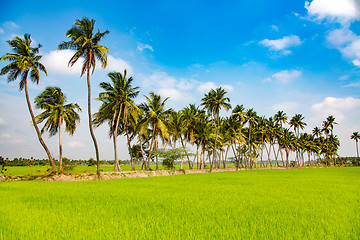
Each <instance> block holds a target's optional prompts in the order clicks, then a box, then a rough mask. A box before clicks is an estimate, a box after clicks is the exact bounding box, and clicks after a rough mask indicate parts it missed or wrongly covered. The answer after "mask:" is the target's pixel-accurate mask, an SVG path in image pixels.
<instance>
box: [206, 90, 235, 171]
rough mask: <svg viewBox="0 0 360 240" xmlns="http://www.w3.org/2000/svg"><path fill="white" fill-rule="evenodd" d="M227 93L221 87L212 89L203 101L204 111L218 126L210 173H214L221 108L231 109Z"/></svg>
mask: <svg viewBox="0 0 360 240" xmlns="http://www.w3.org/2000/svg"><path fill="white" fill-rule="evenodd" d="M225 94H226V91H225V89H222V88H221V87H219V88H217V89H215V90H214V89H211V90H210V92H209V93H208V94H205V97H204V98H203V99H201V101H202V103H201V105H202V106H204V109H207V111H208V113H209V114H210V115H212V116H213V119H214V121H215V124H216V134H215V141H214V149H213V160H212V163H210V172H212V164H213V163H214V161H215V155H216V153H215V151H216V142H217V137H218V132H219V125H220V118H219V112H220V109H221V108H224V109H225V110H226V111H228V110H229V109H231V105H230V103H229V102H230V99H229V98H227V97H225Z"/></svg>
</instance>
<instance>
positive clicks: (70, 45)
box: [58, 18, 109, 176]
mask: <svg viewBox="0 0 360 240" xmlns="http://www.w3.org/2000/svg"><path fill="white" fill-rule="evenodd" d="M94 25H95V20H94V19H91V20H90V19H89V18H83V19H81V20H79V19H78V20H76V21H75V23H74V25H73V26H72V27H71V28H70V29H69V30H68V31H67V32H66V37H67V38H70V41H68V42H65V41H63V42H61V43H60V44H59V47H58V49H59V50H63V49H72V50H75V51H76V52H75V54H74V55H73V56H72V57H71V59H70V60H69V66H73V65H74V64H75V63H76V62H77V61H78V60H79V59H81V58H84V62H83V65H82V70H81V75H80V76H83V75H84V74H85V73H86V77H87V88H88V116H89V130H90V135H91V138H92V140H93V142H94V147H95V153H96V160H97V174H98V176H100V156H99V148H98V145H97V141H96V138H95V134H94V131H93V127H92V115H91V85H90V72H91V74H93V73H94V71H95V65H96V60H98V61H100V63H101V67H102V68H105V67H106V65H107V55H106V54H107V52H109V50H108V49H107V48H106V47H105V46H103V45H100V44H99V42H100V40H101V39H102V38H103V37H104V36H105V35H106V34H109V31H107V30H106V31H105V32H100V30H98V31H97V32H96V33H95V34H94V33H93V31H94Z"/></svg>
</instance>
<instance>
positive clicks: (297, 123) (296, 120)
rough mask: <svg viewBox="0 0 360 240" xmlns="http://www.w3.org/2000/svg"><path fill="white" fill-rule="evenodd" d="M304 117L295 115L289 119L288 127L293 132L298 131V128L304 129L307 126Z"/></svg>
mask: <svg viewBox="0 0 360 240" xmlns="http://www.w3.org/2000/svg"><path fill="white" fill-rule="evenodd" d="M304 118H305V117H303V115H302V114H295V115H294V116H293V117H292V118H291V119H290V122H289V123H290V126H291V127H293V128H294V131H296V129H297V130H299V128H301V129H304V128H305V126H306V125H307V124H306V123H305V122H304V121H303V120H304Z"/></svg>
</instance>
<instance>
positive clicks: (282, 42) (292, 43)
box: [260, 35, 302, 55]
mask: <svg viewBox="0 0 360 240" xmlns="http://www.w3.org/2000/svg"><path fill="white" fill-rule="evenodd" d="M260 44H262V45H264V46H265V47H268V48H269V49H270V50H272V51H278V52H279V51H282V53H283V54H284V55H288V54H290V53H291V51H290V50H288V48H291V47H296V46H299V45H301V44H302V41H301V40H300V38H299V37H298V36H296V35H290V36H285V37H283V38H281V39H275V40H269V39H264V40H262V41H260Z"/></svg>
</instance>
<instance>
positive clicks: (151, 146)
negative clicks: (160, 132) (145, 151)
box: [147, 123, 156, 169]
mask: <svg viewBox="0 0 360 240" xmlns="http://www.w3.org/2000/svg"><path fill="white" fill-rule="evenodd" d="M155 130H156V129H155V123H154V126H153V135H152V137H151V144H150V150H149V156H148V167H147V168H148V169H150V158H151V152H152V150H153V145H154V139H155Z"/></svg>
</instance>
